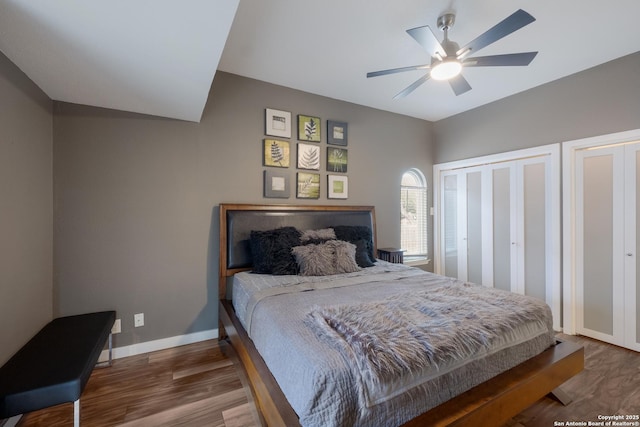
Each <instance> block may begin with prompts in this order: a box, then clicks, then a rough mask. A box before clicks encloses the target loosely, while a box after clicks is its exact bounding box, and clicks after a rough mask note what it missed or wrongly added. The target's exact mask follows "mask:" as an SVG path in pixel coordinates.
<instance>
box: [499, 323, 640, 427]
mask: <svg viewBox="0 0 640 427" xmlns="http://www.w3.org/2000/svg"><path fill="white" fill-rule="evenodd" d="M559 337H560V338H562V339H566V340H570V341H575V342H578V343H580V344H581V345H582V346H584V350H585V352H584V353H585V368H584V371H582V372H581V373H580V374H578V375H576V376H575V377H573V378H571V379H570V380H569V381H567V382H566V383H564V384H563V385H562V387H561V389H562V390H563V391H565V392H566V393H567V394H568V395H569V396H570V397H571V398H572V399H573V401H572V402H571V403H570V404H569V405H567V406H564V405H562V404H560V403H559V402H557V401H555V400H554V399H551V398H549V397H546V398H544V399H542V400H540V401H539V402H537V403H536V404H535V405H533V406H531V407H529V408H528V409H527V410H525V411H523V412H522V413H520V414H519V415H517V416H516V417H514V418H513V419H512V421H511V422H509V423H507V424H506V425H507V426H510V427H511V426H513V427H520V426H523V427H539V426H540V427H543V426H545V427H546V426H553V425H554V422H555V421H558V422H564V423H565V425H566V422H567V421H582V422H584V423H586V424H588V423H589V421H591V422H598V421H602V420H600V419H599V418H598V415H640V353H637V352H634V351H631V350H627V349H624V348H621V347H616V346H614V345H611V344H607V343H603V342H601V341H596V340H593V339H590V338H586V337H577V336H569V335H562V334H561V335H560V336H559ZM621 421H625V420H621ZM632 422H640V420H637V419H636V420H635V421H632ZM586 424H585V425H586ZM630 425H638V424H630Z"/></svg>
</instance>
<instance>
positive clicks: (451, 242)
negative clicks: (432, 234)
mask: <svg viewBox="0 0 640 427" xmlns="http://www.w3.org/2000/svg"><path fill="white" fill-rule="evenodd" d="M442 187H443V191H442V197H443V208H444V215H443V217H442V228H443V239H442V247H443V249H444V275H445V276H449V277H458V176H457V175H445V176H444V177H443V185H442Z"/></svg>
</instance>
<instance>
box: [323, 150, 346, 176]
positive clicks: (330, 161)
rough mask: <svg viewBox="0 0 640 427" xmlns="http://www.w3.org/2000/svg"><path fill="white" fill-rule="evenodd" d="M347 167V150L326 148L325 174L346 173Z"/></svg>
mask: <svg viewBox="0 0 640 427" xmlns="http://www.w3.org/2000/svg"><path fill="white" fill-rule="evenodd" d="M347 166H349V150H347V149H346V148H335V147H327V172H340V173H346V172H347Z"/></svg>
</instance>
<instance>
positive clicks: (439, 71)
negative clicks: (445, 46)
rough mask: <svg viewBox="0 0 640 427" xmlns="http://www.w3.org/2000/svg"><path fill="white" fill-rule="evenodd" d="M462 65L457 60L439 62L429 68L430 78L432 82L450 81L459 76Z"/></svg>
mask: <svg viewBox="0 0 640 427" xmlns="http://www.w3.org/2000/svg"><path fill="white" fill-rule="evenodd" d="M460 71H462V64H461V63H460V61H458V60H457V59H450V60H446V59H445V60H444V61H440V62H439V63H437V64H435V65H433V66H432V67H431V78H432V79H434V80H450V79H452V78H454V77H456V76H457V75H458V74H460Z"/></svg>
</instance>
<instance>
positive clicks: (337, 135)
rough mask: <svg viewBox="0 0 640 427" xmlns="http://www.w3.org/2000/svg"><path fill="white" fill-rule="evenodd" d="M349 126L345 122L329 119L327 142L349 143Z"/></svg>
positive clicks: (334, 143) (332, 143)
mask: <svg viewBox="0 0 640 427" xmlns="http://www.w3.org/2000/svg"><path fill="white" fill-rule="evenodd" d="M347 128H348V125H347V123H345V122H336V121H335V120H327V144H331V145H347Z"/></svg>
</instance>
